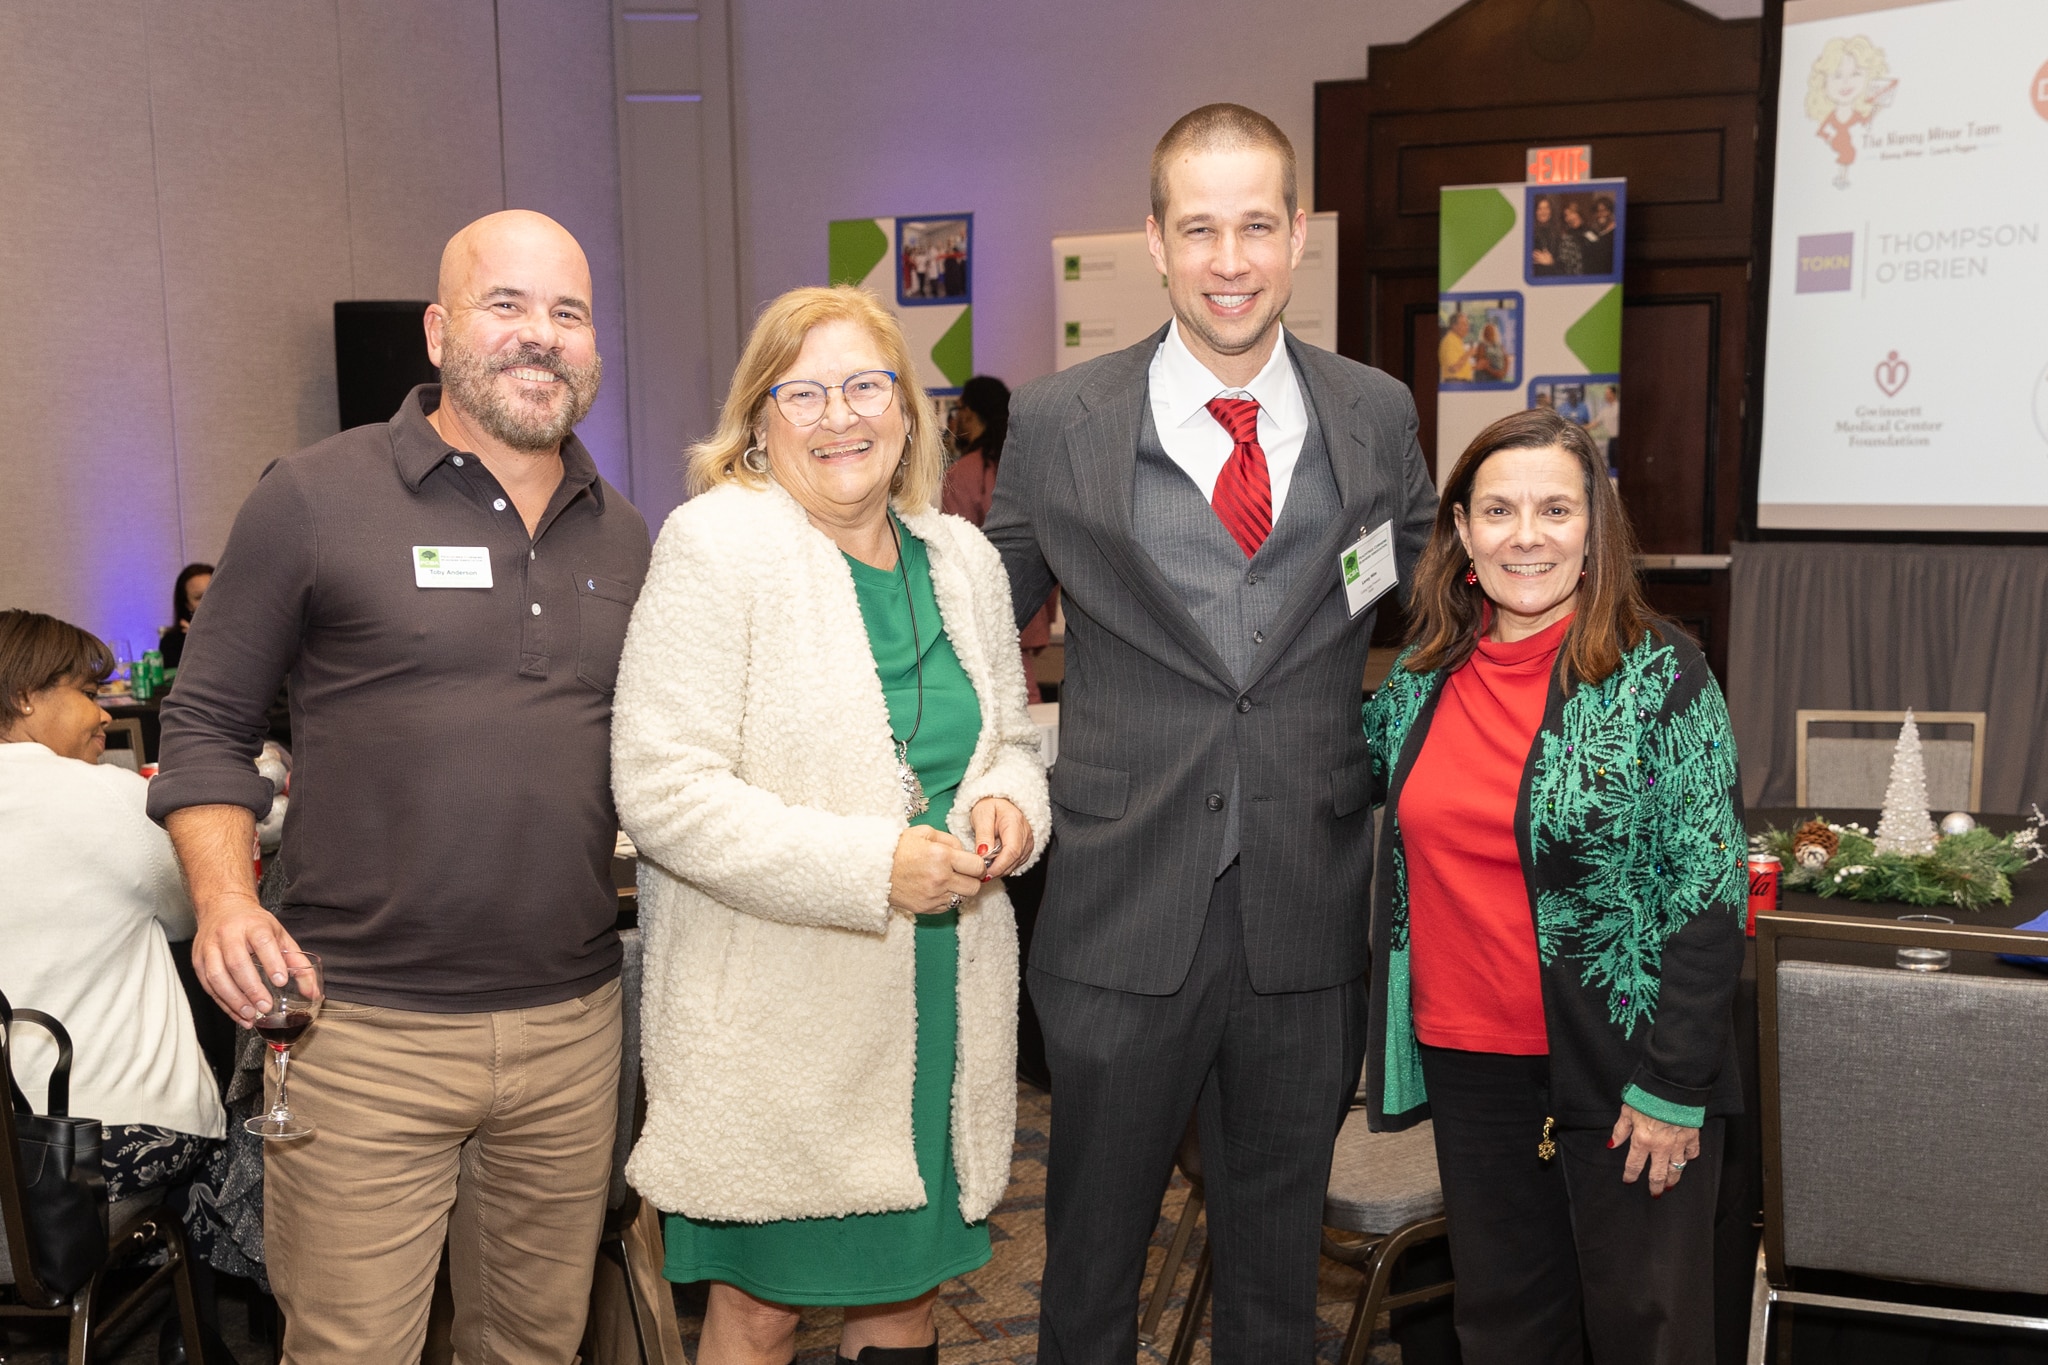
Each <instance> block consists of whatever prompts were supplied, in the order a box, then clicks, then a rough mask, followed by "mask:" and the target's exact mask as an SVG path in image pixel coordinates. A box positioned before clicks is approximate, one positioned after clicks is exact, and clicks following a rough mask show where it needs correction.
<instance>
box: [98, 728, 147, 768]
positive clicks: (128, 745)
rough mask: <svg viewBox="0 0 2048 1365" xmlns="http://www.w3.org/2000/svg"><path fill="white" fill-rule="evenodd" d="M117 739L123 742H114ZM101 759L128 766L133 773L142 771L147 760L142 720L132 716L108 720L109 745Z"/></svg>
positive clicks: (121, 766) (101, 760)
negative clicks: (143, 742)
mask: <svg viewBox="0 0 2048 1365" xmlns="http://www.w3.org/2000/svg"><path fill="white" fill-rule="evenodd" d="M116 739H119V740H121V743H119V744H116V743H114V741H115V740H116ZM99 761H100V762H102V763H110V764H113V765H114V766H115V767H120V768H126V769H127V770H128V771H129V772H131V773H133V772H140V771H142V765H143V763H144V762H145V755H144V751H143V747H142V722H141V721H139V720H136V719H135V718H134V717H132V716H130V717H128V718H127V719H125V720H110V721H108V722H107V747H106V749H105V750H104V751H103V752H102V753H101V754H100V758H99Z"/></svg>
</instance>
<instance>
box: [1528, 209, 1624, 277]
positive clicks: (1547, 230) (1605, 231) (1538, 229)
mask: <svg viewBox="0 0 2048 1365" xmlns="http://www.w3.org/2000/svg"><path fill="white" fill-rule="evenodd" d="M1525 193H1526V194H1527V195H1528V202H1527V204H1526V205H1525V207H1524V210H1523V214H1522V221H1523V223H1524V224H1525V227H1524V238H1525V240H1524V248H1523V250H1524V261H1523V273H1524V275H1525V276H1526V277H1527V279H1528V282H1529V283H1530V284H1536V285H1544V284H1619V283H1620V282H1621V256H1622V250H1621V248H1622V241H1623V233H1624V226H1625V221H1626V219H1627V217H1628V206H1627V203H1626V201H1625V200H1624V198H1623V196H1622V195H1620V194H1618V193H1616V191H1615V190H1614V189H1612V188H1607V187H1601V188H1594V189H1584V190H1573V189H1565V188H1560V187H1558V186H1555V185H1531V186H1529V187H1528V189H1527V190H1526V191H1525Z"/></svg>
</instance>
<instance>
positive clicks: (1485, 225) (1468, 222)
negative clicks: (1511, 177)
mask: <svg viewBox="0 0 2048 1365" xmlns="http://www.w3.org/2000/svg"><path fill="white" fill-rule="evenodd" d="M1437 221H1438V227H1437V288H1438V289H1441V290H1442V291H1443V292H1445V293H1447V294H1448V293H1450V292H1451V290H1452V288H1453V287H1454V286H1456V284H1457V283H1458V281H1459V280H1460V279H1462V278H1463V277H1464V275H1465V272H1466V271H1468V270H1470V269H1471V268H1472V267H1473V266H1475V265H1478V264H1479V260H1480V258H1481V257H1482V256H1484V255H1486V253H1487V252H1489V251H1491V250H1493V248H1494V246H1495V245H1496V244H1498V243H1499V241H1500V239H1501V238H1503V237H1505V236H1507V235H1508V233H1510V232H1512V231H1513V230H1514V226H1515V206H1514V205H1513V204H1511V203H1509V202H1508V197H1507V196H1506V195H1504V194H1502V193H1501V192H1500V191H1499V190H1497V189H1494V188H1493V187H1492V186H1490V185H1482V186H1480V187H1479V188H1477V189H1469V190H1445V191H1444V192H1443V203H1442V211H1441V217H1440V218H1439V219H1438V220H1437Z"/></svg>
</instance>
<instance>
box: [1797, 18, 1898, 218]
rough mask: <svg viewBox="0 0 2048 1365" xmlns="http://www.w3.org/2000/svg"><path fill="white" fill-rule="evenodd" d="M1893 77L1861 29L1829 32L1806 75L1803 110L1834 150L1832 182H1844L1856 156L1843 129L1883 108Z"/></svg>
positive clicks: (1893, 85) (1888, 100)
mask: <svg viewBox="0 0 2048 1365" xmlns="http://www.w3.org/2000/svg"><path fill="white" fill-rule="evenodd" d="M1898 88H1899V82H1898V80H1897V78H1895V77H1894V76H1892V74H1891V72H1890V69H1889V68H1888V67H1886V65H1885V60H1884V49H1883V48H1880V47H1878V46H1876V45H1875V44H1873V43H1872V42H1871V41H1870V39H1868V38H1866V37H1864V36H1863V35H1862V34H1860V33H1859V34H1857V35H1856V36H1855V37H1853V38H1830V39H1828V45H1827V46H1826V47H1824V48H1822V49H1821V52H1820V57H1819V59H1818V60H1816V61H1815V62H1814V64H1813V71H1812V73H1811V74H1810V75H1809V76H1808V77H1807V78H1806V116H1807V117H1808V118H1810V119H1818V120H1819V121H1820V127H1818V128H1816V129H1815V130H1814V132H1815V134H1816V135H1817V136H1818V137H1819V138H1820V140H1821V141H1823V142H1825V143H1827V144H1828V146H1830V147H1832V148H1833V149H1834V152H1835V166H1836V170H1835V188H1836V189H1842V190H1845V189H1847V188H1849V167H1850V166H1851V165H1853V164H1855V161H1856V142H1855V139H1854V138H1852V137H1851V136H1850V135H1849V132H1850V129H1852V128H1854V127H1856V125H1857V124H1859V123H1868V122H1870V120H1871V118H1872V116H1873V115H1875V114H1876V113H1877V111H1878V110H1879V109H1883V108H1888V107H1889V106H1890V105H1891V102H1892V96H1893V94H1894V93H1895V92H1897V90H1898Z"/></svg>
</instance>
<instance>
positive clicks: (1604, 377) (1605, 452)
mask: <svg viewBox="0 0 2048 1365" xmlns="http://www.w3.org/2000/svg"><path fill="white" fill-rule="evenodd" d="M1529 406H1530V407H1532V408H1548V409H1550V410H1551V411H1552V412H1555V413H1558V414H1559V415H1560V416H1564V417H1569V418H1571V420H1572V421H1574V422H1577V423H1578V424H1579V425H1580V426H1582V427H1584V428H1585V429H1586V434H1587V435H1589V436H1591V437H1592V438H1593V444H1595V445H1597V446H1598V447H1600V455H1601V458H1602V459H1603V460H1604V461H1605V462H1606V465H1607V467H1608V469H1610V470H1612V469H1613V468H1614V467H1615V465H1616V463H1617V458H1618V453H1619V451H1620V446H1619V444H1618V442H1619V441H1620V440H1621V376H1620V375H1618V374H1546V375H1538V376H1536V378H1534V379H1532V380H1530V381H1529Z"/></svg>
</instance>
